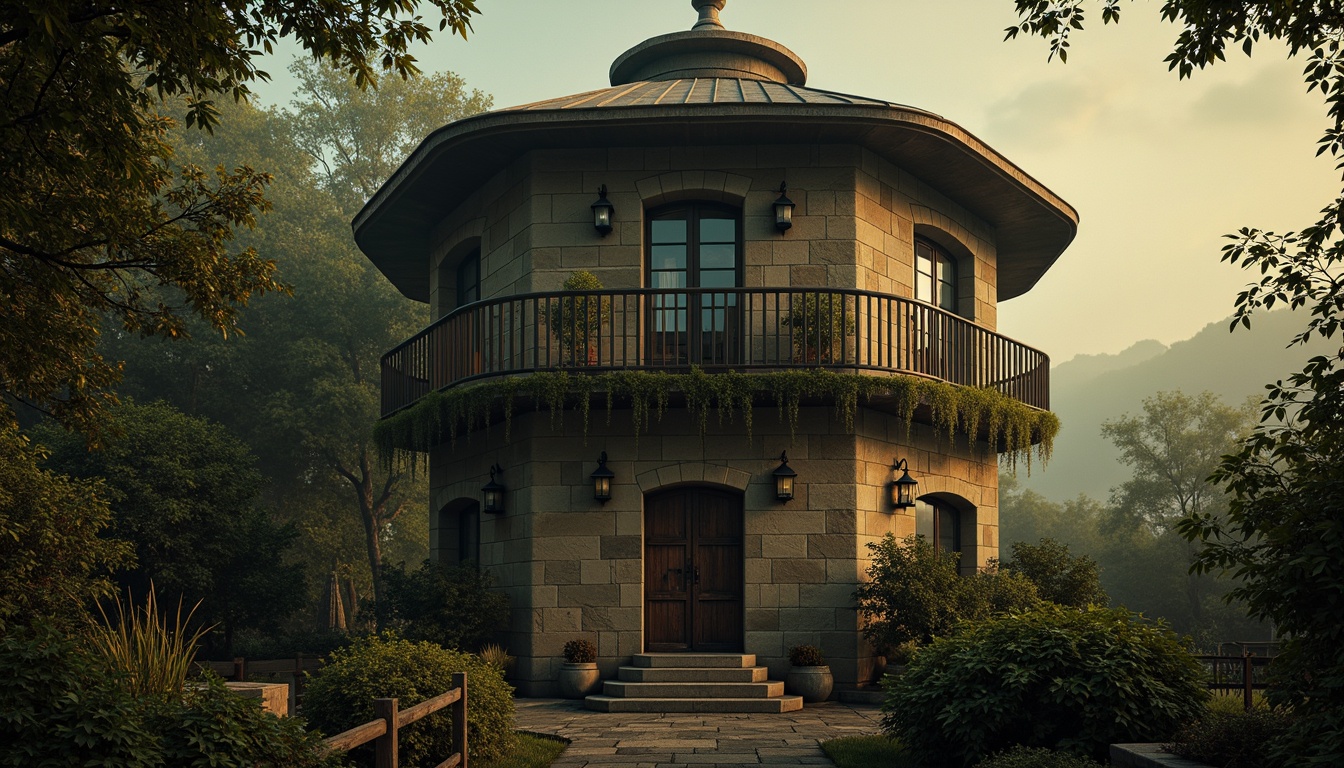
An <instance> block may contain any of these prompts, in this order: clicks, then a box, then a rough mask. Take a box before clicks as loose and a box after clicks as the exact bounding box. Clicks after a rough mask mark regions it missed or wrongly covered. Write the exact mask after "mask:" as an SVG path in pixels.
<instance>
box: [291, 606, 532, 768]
mask: <svg viewBox="0 0 1344 768" xmlns="http://www.w3.org/2000/svg"><path fill="white" fill-rule="evenodd" d="M454 672H465V673H466V674H467V695H468V699H469V701H468V707H467V744H468V745H469V749H470V752H471V754H470V758H471V762H475V761H476V760H477V759H478V758H479V759H482V760H496V759H499V758H500V757H502V756H504V755H506V754H508V751H509V749H510V748H511V747H512V744H513V689H512V688H511V687H509V684H508V683H506V682H504V678H503V676H501V675H500V672H499V670H498V669H496V668H494V667H492V666H491V665H489V664H487V663H485V662H484V661H482V660H481V658H480V657H479V656H476V655H475V654H471V653H463V652H460V651H450V650H446V649H444V648H441V647H439V646H437V645H434V644H433V643H427V642H420V643H413V642H411V641H409V640H403V639H401V638H399V637H397V636H396V635H395V634H392V633H390V632H388V633H383V634H381V635H374V636H370V637H366V638H363V639H360V640H357V641H355V643H354V644H353V645H351V646H349V647H347V648H342V649H340V650H338V651H336V652H335V653H333V654H332V655H331V657H330V659H328V661H327V664H326V665H325V666H323V667H322V669H321V671H319V672H318V673H317V674H316V675H314V676H313V677H312V679H311V681H310V682H309V684H308V688H307V691H306V692H305V694H304V699H303V713H304V715H305V716H306V717H308V719H309V720H310V721H311V722H312V724H313V726H314V727H316V728H318V729H320V730H321V731H322V732H323V733H325V734H327V735H328V736H334V735H336V734H338V733H340V732H342V731H345V730H348V729H350V728H353V727H355V726H356V725H359V724H360V723H366V722H368V721H369V720H372V719H373V700H374V699H375V698H383V697H396V698H399V699H401V708H402V709H406V708H407V707H411V706H414V705H416V704H419V703H420V702H422V701H425V700H427V699H432V698H434V697H435V696H438V695H439V694H441V693H444V692H446V691H447V690H448V689H449V688H451V687H452V685H453V673H454ZM449 723H450V713H449V712H448V711H447V710H441V711H439V712H436V713H434V714H432V715H430V716H428V717H426V718H425V719H423V720H419V721H417V722H416V723H415V724H413V725H411V726H409V727H407V728H405V729H403V730H402V731H401V732H400V734H398V741H399V742H400V746H401V764H402V765H436V764H438V762H439V761H441V760H443V759H444V758H446V757H447V756H448V755H449V754H451V753H452V751H453V744H452V733H451V731H452V729H451V728H450V727H449ZM350 754H351V756H352V757H355V758H357V759H362V758H367V760H366V763H367V764H369V765H372V762H373V761H372V753H371V752H369V753H367V754H366V753H365V751H364V750H362V749H361V750H355V751H353V752H351V753H350Z"/></svg>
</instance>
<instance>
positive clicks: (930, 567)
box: [854, 533, 1040, 656]
mask: <svg viewBox="0 0 1344 768" xmlns="http://www.w3.org/2000/svg"><path fill="white" fill-rule="evenodd" d="M868 549H870V550H871V551H872V553H873V554H872V563H871V564H870V565H869V566H868V576H869V577H870V580H869V581H868V582H867V583H865V584H862V585H861V586H860V587H859V588H858V590H857V591H855V593H854V598H855V600H857V601H858V607H859V614H860V615H861V616H863V617H864V618H865V619H866V622H867V623H866V625H865V626H864V629H863V634H864V636H865V637H867V638H868V640H869V642H871V643H872V644H873V647H874V648H876V649H877V650H878V652H879V653H882V654H884V655H887V656H891V655H892V654H893V653H897V652H899V651H898V649H900V648H901V647H902V646H907V645H908V644H910V643H914V644H916V645H927V644H928V643H930V642H933V640H934V639H935V638H939V637H946V636H948V635H951V634H953V631H954V630H955V629H956V627H957V625H958V623H959V622H961V621H963V620H967V621H977V620H982V619H986V618H989V617H990V616H995V615H999V614H1002V613H1007V612H1011V611H1021V610H1027V609H1030V608H1032V607H1034V606H1035V605H1036V604H1037V603H1038V602H1040V600H1039V598H1038V597H1037V596H1036V587H1035V585H1033V584H1032V583H1031V582H1030V581H1028V580H1027V579H1026V578H1025V577H1023V576H1019V575H1017V574H1014V573H1008V572H1003V571H995V570H991V571H986V572H980V573H977V574H975V575H974V576H970V577H963V576H961V575H960V574H959V568H958V565H957V564H958V562H959V561H960V558H961V556H960V555H959V554H958V553H956V552H939V551H937V550H936V549H934V547H933V545H932V544H930V543H929V542H928V541H926V540H925V539H924V538H923V537H922V536H908V537H906V538H905V539H904V540H902V541H897V539H896V537H895V536H894V535H892V534H890V533H888V534H887V535H886V536H884V537H882V540H881V541H877V542H874V543H871V544H869V545H868Z"/></svg>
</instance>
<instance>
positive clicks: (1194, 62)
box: [1008, 0, 1344, 764]
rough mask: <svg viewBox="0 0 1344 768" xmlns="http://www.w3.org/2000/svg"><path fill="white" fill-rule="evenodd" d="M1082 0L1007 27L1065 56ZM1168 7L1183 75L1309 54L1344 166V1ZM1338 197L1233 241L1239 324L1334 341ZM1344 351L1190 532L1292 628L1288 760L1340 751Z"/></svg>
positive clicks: (1038, 1) (1257, 606)
mask: <svg viewBox="0 0 1344 768" xmlns="http://www.w3.org/2000/svg"><path fill="white" fill-rule="evenodd" d="M1082 6H1083V2H1082V0H1064V1H1063V2H1049V1H1047V0H1016V7H1017V11H1018V14H1019V17H1020V23H1019V24H1018V25H1017V26H1014V27H1012V28H1010V29H1009V30H1008V36H1009V37H1013V36H1015V35H1017V34H1018V33H1019V32H1027V33H1030V34H1036V35H1041V36H1043V37H1045V38H1047V39H1049V40H1050V45H1051V51H1052V54H1053V53H1058V54H1059V55H1060V58H1061V60H1062V59H1063V58H1064V57H1065V55H1066V53H1067V48H1068V42H1069V41H1068V37H1069V33H1070V31H1071V30H1074V29H1079V28H1081V27H1082V26H1083V20H1084V18H1083V9H1082ZM1161 13H1162V15H1163V17H1164V18H1166V19H1168V20H1171V21H1175V22H1177V26H1178V28H1179V29H1180V30H1181V32H1180V34H1179V36H1178V37H1177V39H1176V44H1175V47H1174V50H1173V51H1172V53H1171V54H1170V55H1169V56H1168V57H1167V61H1168V63H1169V65H1170V67H1171V68H1172V69H1175V70H1177V71H1178V73H1179V74H1180V76H1181V77H1187V76H1189V75H1190V74H1191V73H1192V72H1193V71H1194V69H1195V68H1196V67H1199V68H1204V67H1207V66H1209V65H1211V64H1213V63H1215V62H1217V61H1220V60H1222V59H1223V57H1224V56H1225V54H1226V50H1227V47H1228V46H1229V45H1233V46H1240V47H1241V49H1242V51H1243V52H1244V53H1245V54H1246V55H1250V54H1251V53H1252V51H1253V50H1254V47H1255V45H1256V44H1257V43H1258V42H1260V41H1261V40H1278V41H1281V42H1283V43H1284V44H1285V45H1286V46H1287V48H1288V55H1289V56H1298V55H1305V57H1306V59H1307V63H1306V67H1305V68H1304V70H1303V80H1304V82H1305V83H1306V85H1307V89H1308V90H1309V91H1319V92H1320V93H1321V96H1322V98H1323V100H1324V102H1325V107H1326V115H1327V118H1328V120H1329V125H1328V127H1327V129H1326V131H1325V133H1324V134H1323V135H1322V137H1321V139H1320V140H1319V142H1318V148H1317V153H1318V154H1324V153H1327V152H1328V153H1329V154H1330V155H1331V156H1332V157H1334V158H1335V160H1336V168H1344V3H1341V2H1339V1H1338V0H1329V1H1327V2H1311V3H1308V2H1268V1H1267V0H1261V1H1260V2H1243V3H1213V2H1205V1H1203V0H1165V2H1164V3H1163V5H1162V10H1161ZM1119 18H1120V2H1119V0H1103V4H1102V21H1103V22H1111V21H1118V20H1119ZM1342 223H1344V193H1341V194H1340V195H1337V196H1336V197H1335V199H1334V200H1332V201H1330V202H1329V203H1328V204H1327V205H1325V206H1324V208H1322V209H1321V211H1320V212H1319V214H1318V218H1317V220H1316V222H1315V223H1314V224H1312V225H1310V226H1307V227H1305V228H1303V229H1302V230H1301V231H1300V232H1287V233H1282V234H1280V233H1275V232H1269V231H1265V230H1261V229H1256V228H1250V227H1247V228H1243V229H1241V230H1239V231H1238V232H1236V233H1234V234H1231V235H1228V239H1229V240H1230V241H1231V242H1230V243H1229V244H1228V245H1226V246H1225V247H1224V249H1223V257H1222V258H1223V260H1224V261H1227V262H1229V263H1231V264H1233V265H1235V266H1240V267H1243V268H1245V269H1249V270H1255V271H1256V272H1258V277H1257V278H1255V281H1254V282H1253V283H1251V284H1250V285H1249V286H1248V287H1247V288H1246V289H1245V290H1244V291H1242V292H1240V293H1239V294H1238V295H1237V297H1236V301H1235V306H1236V312H1235V314H1234V316H1233V329H1235V328H1236V327H1237V326H1238V325H1241V326H1249V325H1250V323H1251V320H1252V318H1253V317H1254V315H1255V314H1256V313H1257V312H1259V311H1260V310H1262V309H1269V308H1272V307H1273V306H1274V305H1275V304H1285V305H1288V306H1290V307H1292V308H1293V309H1296V310H1301V309H1306V320H1305V323H1304V325H1305V327H1304V328H1303V330H1302V331H1301V332H1300V333H1299V334H1297V335H1296V336H1294V337H1293V338H1292V340H1291V341H1290V342H1289V345H1290V346H1291V345H1300V344H1304V343H1306V342H1307V341H1308V340H1310V339H1311V338H1312V337H1313V336H1315V335H1320V336H1321V337H1322V338H1325V339H1335V338H1336V335H1337V334H1338V333H1339V331H1340V328H1341V324H1344V269H1341V266H1342V262H1344V228H1341V224H1342ZM1342 435H1344V346H1341V348H1340V349H1339V351H1338V352H1335V353H1334V354H1330V355H1320V356H1316V357H1313V358H1312V359H1311V360H1309V361H1308V362H1307V364H1306V366H1305V367H1304V368H1303V369H1302V370H1301V371H1299V372H1297V373H1294V374H1292V375H1291V376H1289V377H1288V379H1287V380H1286V382H1285V381H1284V380H1280V381H1279V382H1276V383H1275V384H1273V385H1271V386H1269V387H1268V391H1267V394H1266V397H1265V400H1264V402H1263V403H1262V418H1261V423H1260V426H1259V427H1257V428H1256V430H1255V432H1254V433H1253V434H1252V435H1251V436H1250V437H1249V438H1247V439H1246V440H1245V441H1244V442H1243V443H1242V444H1241V446H1240V450H1238V451H1237V452H1236V453H1234V454H1231V455H1230V456H1228V457H1227V458H1226V459H1225V460H1224V461H1223V462H1222V464H1221V465H1220V466H1219V467H1218V469H1217V473H1216V474H1215V475H1214V481H1215V482H1217V483H1219V484H1220V485H1222V486H1223V487H1224V488H1226V489H1227V490H1228V492H1229V493H1230V494H1231V501H1230V503H1229V506H1228V510H1227V513H1226V515H1223V516H1219V515H1213V514H1209V513H1198V514H1193V515H1191V516H1190V517H1189V518H1187V519H1186V520H1185V521H1182V523H1181V524H1180V532H1181V533H1182V534H1183V535H1184V536H1185V537H1186V538H1187V539H1189V540H1190V541H1192V542H1194V543H1196V544H1197V546H1198V548H1199V550H1198V557H1197V559H1196V560H1195V562H1194V567H1195V569H1196V570H1197V571H1200V572H1211V571H1219V570H1231V571H1232V572H1233V574H1234V575H1236V576H1237V577H1239V578H1240V579H1241V582H1240V584H1239V586H1238V587H1237V588H1236V589H1234V590H1232V592H1231V593H1230V594H1229V597H1230V598H1232V599H1238V600H1244V601H1245V603H1246V605H1247V606H1248V608H1249V610H1250V612H1251V614H1252V615H1254V616H1257V617H1260V618H1263V619H1267V620H1270V621H1272V622H1273V623H1274V624H1275V626H1276V627H1277V628H1278V630H1279V631H1280V632H1281V633H1283V635H1284V637H1285V644H1284V652H1283V656H1282V657H1281V658H1280V660H1279V661H1278V662H1277V663H1276V667H1277V668H1278V669H1279V671H1280V675H1279V678H1278V681H1277V683H1276V685H1275V686H1274V687H1272V688H1271V689H1270V692H1269V697H1270V700H1271V701H1272V702H1275V703H1283V704H1288V705H1291V706H1293V708H1294V710H1295V711H1296V712H1297V713H1298V714H1299V715H1301V717H1299V719H1298V720H1297V721H1296V722H1295V724H1294V726H1293V728H1292V731H1291V734H1290V738H1289V739H1288V740H1287V741H1286V742H1285V743H1284V752H1285V754H1290V755H1293V756H1294V757H1296V758H1299V759H1306V760H1309V761H1311V762H1316V763H1321V764H1337V763H1339V762H1341V761H1344V726H1342V725H1341V723H1344V642H1341V641H1344V620H1341V619H1340V616H1341V615H1344V614H1341V612H1340V608H1341V607H1342V602H1344V595H1341V593H1340V589H1339V585H1340V584H1341V583H1344V571H1341V568H1344V519H1341V516H1340V514H1339V510H1340V509H1344V479H1342V478H1341V476H1340V472H1341V467H1344V439H1342V437H1341V436H1342Z"/></svg>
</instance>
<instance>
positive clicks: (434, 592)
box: [372, 560, 509, 651]
mask: <svg viewBox="0 0 1344 768" xmlns="http://www.w3.org/2000/svg"><path fill="white" fill-rule="evenodd" d="M490 583H491V580H490V574H489V572H488V571H481V570H478V569H477V568H475V567H473V566H457V567H453V566H443V565H439V564H437V563H433V562H430V561H429V560H426V561H425V562H424V563H422V564H421V565H420V568H419V569H418V570H415V571H407V570H406V567H405V565H391V564H384V566H383V598H382V600H381V601H379V602H378V603H375V604H373V606H372V610H373V613H374V615H375V616H376V617H377V620H378V626H379V628H381V629H385V630H392V631H394V632H396V633H397V634H398V635H399V636H401V637H404V638H406V639H407V640H426V641H428V642H431V643H437V644H439V645H441V646H443V647H444V648H460V649H462V650H466V651H478V650H480V649H481V648H482V647H483V646H484V645H486V644H487V643H488V642H490V640H492V639H493V638H494V636H495V635H496V634H498V633H499V632H500V631H501V630H503V629H505V628H506V627H508V625H509V596H508V595H506V594H504V593H503V592H497V591H494V590H491V589H490Z"/></svg>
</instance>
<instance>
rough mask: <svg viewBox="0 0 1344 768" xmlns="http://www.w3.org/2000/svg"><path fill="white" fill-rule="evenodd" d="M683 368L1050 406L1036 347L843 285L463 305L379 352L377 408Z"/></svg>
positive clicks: (578, 295)
mask: <svg viewBox="0 0 1344 768" xmlns="http://www.w3.org/2000/svg"><path fill="white" fill-rule="evenodd" d="M691 366H699V367H700V368H702V369H704V370H705V371H707V372H713V371H715V370H720V371H725V370H730V369H731V370H735V371H738V372H750V371H766V370H782V369H788V368H825V369H830V370H838V371H848V372H853V373H869V374H876V375H883V374H904V375H913V376H924V377H928V378H932V379H939V380H942V381H946V382H950V383H952V384H962V385H965V386H970V387H992V388H994V389H997V390H999V391H1000V392H1003V393H1004V394H1006V395H1008V396H1009V397H1012V398H1015V399H1017V400H1020V401H1022V402H1023V403H1026V404H1027V405H1030V406H1033V407H1036V408H1040V409H1042V410H1048V409H1049V407H1050V386H1049V385H1050V379H1049V376H1050V359H1049V358H1048V357H1047V356H1046V355H1045V353H1043V352H1040V351H1039V350H1036V349H1032V348H1031V347H1028V346H1026V345H1024V344H1019V343H1018V342H1016V341H1013V340H1012V339H1009V338H1007V337H1006V336H1001V335H999V334H997V333H994V332H992V331H989V330H986V329H984V328H981V327H979V326H977V325H975V324H974V323H972V322H970V321H968V320H966V319H965V318H962V317H958V316H957V315H954V314H951V313H949V312H945V311H943V310H940V309H937V308H935V307H933V306H930V305H928V304H923V303H920V302H916V301H913V300H910V299H905V298H901V297H898V296H890V295H887V294H881V293H874V292H871V291H860V290H852V289H840V288H698V289H696V288H692V289H675V290H665V289H654V288H641V289H624V290H621V289H618V290H601V291H555V292H549V293H529V294H524V295H519V296H508V297H503V298H497V299H488V300H485V301H478V302H475V303H473V304H468V305H466V306H464V307H460V308H458V309H457V310H456V311H454V312H453V313H452V314H449V315H447V316H445V317H443V318H441V319H440V320H438V321H437V322H435V323H433V324H432V325H430V326H429V327H428V328H426V329H424V330H423V331H421V332H420V333H418V334H416V335H415V336H413V337H412V338H410V339H409V340H407V341H405V342H403V343H402V344H401V345H400V346H398V347H397V348H396V349H393V350H392V351H391V352H388V353H387V354H386V355H384V356H383V359H382V377H383V379H382V381H383V407H382V412H383V416H389V415H391V414H393V413H395V412H397V411H399V410H401V409H402V408H405V407H406V406H408V405H411V404H412V403H414V402H415V401H416V400H418V399H420V398H421V397H424V396H425V395H426V394H428V393H430V392H433V391H437V390H440V389H445V388H448V387H452V386H456V385H459V384H463V383H466V382H472V381H477V380H481V379H486V378H490V377H496V376H509V375H515V374H524V373H532V372H536V371H560V370H565V371H569V372H570V373H601V372H604V371H610V370H617V369H619V370H651V371H652V370H657V371H687V370H689V369H690V367H691Z"/></svg>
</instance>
